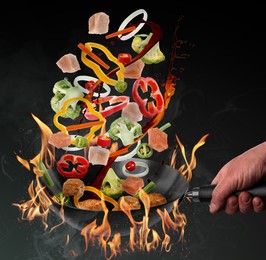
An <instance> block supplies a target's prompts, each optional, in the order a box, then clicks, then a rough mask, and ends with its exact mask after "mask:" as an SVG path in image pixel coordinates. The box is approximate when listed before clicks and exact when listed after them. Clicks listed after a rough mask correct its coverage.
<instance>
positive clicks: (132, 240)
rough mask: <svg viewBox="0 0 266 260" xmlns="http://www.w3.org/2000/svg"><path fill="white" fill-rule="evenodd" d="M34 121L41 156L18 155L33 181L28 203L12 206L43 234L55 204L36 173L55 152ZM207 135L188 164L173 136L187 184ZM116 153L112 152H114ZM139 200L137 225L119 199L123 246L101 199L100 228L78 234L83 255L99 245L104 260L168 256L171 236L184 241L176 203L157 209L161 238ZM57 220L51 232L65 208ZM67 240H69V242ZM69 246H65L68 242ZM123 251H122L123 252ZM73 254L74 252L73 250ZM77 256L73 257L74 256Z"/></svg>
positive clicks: (95, 226)
mask: <svg viewBox="0 0 266 260" xmlns="http://www.w3.org/2000/svg"><path fill="white" fill-rule="evenodd" d="M33 118H34V120H35V121H36V122H37V124H38V125H39V127H40V129H41V136H42V138H41V150H40V152H39V153H38V154H37V155H36V156H35V157H34V158H33V159H31V160H26V159H23V158H21V157H20V156H18V155H17V160H18V161H19V162H20V163H21V164H22V165H23V166H24V167H25V168H26V169H27V170H29V171H33V172H34V173H35V177H36V178H35V180H34V181H32V182H31V183H30V185H29V187H28V193H29V196H30V199H29V200H28V201H26V202H23V203H21V204H19V203H14V204H13V205H14V206H17V207H18V208H19V209H20V210H21V214H22V217H21V218H22V219H23V220H28V221H32V220H33V219H35V218H37V217H40V218H41V219H42V223H43V224H44V226H45V230H46V229H47V228H48V224H47V219H48V216H49V212H50V210H51V206H52V205H53V203H54V201H53V198H51V197H50V196H49V195H47V193H46V191H45V189H46V187H45V186H44V185H42V183H41V181H40V178H41V177H42V171H41V170H40V169H39V167H38V165H39V162H40V160H41V161H43V162H45V165H46V166H47V168H49V167H51V166H52V165H53V163H54V149H53V148H51V147H50V146H49V144H48V137H49V135H50V134H51V133H52V131H51V130H50V128H49V127H48V126H47V125H45V124H44V123H43V122H42V121H41V120H39V119H38V118H37V117H36V116H33ZM207 136H208V135H205V136H203V137H202V138H201V139H200V140H199V142H198V143H197V144H196V145H195V146H194V147H193V150H192V153H191V159H190V161H189V160H188V159H187V156H186V151H185V147H184V145H183V144H182V143H181V141H180V140H179V138H178V136H177V135H176V140H177V142H178V145H179V147H180V151H181V154H182V156H183V159H184V162H185V163H184V164H183V165H181V166H180V167H179V168H178V169H177V171H178V172H179V173H180V174H182V175H183V176H184V177H185V178H186V179H187V180H188V181H190V180H191V178H192V171H193V169H194V168H195V167H196V156H195V153H196V151H197V149H198V148H199V147H201V146H202V145H204V143H205V141H206V138H207ZM113 149H114V150H115V148H113ZM176 155H177V148H175V149H174V152H173V154H172V156H171V160H170V166H171V167H173V168H176ZM139 195H140V200H141V201H142V204H143V205H144V214H143V218H142V220H140V221H136V220H135V219H134V218H133V216H132V212H131V210H130V206H129V205H128V204H127V203H126V201H125V200H124V199H123V198H122V199H121V203H120V209H121V211H123V213H124V214H125V215H126V216H127V217H128V219H129V221H130V224H131V226H130V227H129V239H128V241H127V243H126V245H124V244H123V243H122V238H121V234H120V233H119V232H118V233H116V234H114V235H113V236H112V228H111V225H110V223H109V220H108V213H109V210H108V208H107V207H106V204H105V201H104V198H101V200H102V201H101V203H102V205H103V209H104V210H103V213H104V216H103V218H102V221H101V223H100V224H97V223H96V219H95V220H93V221H92V222H91V223H88V224H87V225H86V226H84V228H83V229H82V230H81V235H82V236H83V237H84V240H85V252H86V251H87V250H88V247H89V245H95V243H98V245H100V247H101V249H102V250H103V252H104V254H105V258H106V259H108V260H110V259H112V258H114V257H115V256H117V255H118V254H121V253H122V250H124V251H126V252H129V251H130V252H134V251H135V250H140V251H145V252H148V253H149V252H151V251H152V250H157V249H160V250H164V251H166V252H169V251H170V250H171V248H172V246H173V242H172V241H171V235H170V233H171V232H175V233H178V234H179V240H178V241H184V234H185V227H186V224H187V219H186V216H185V215H184V214H182V213H181V212H180V211H179V207H178V206H179V201H178V200H177V201H174V202H173V208H172V211H171V212H168V211H167V210H166V209H164V210H161V209H159V208H157V210H156V213H157V214H158V215H159V217H160V219H161V227H162V231H163V234H159V233H158V231H156V230H155V229H153V228H152V227H149V221H150V219H149V217H150V216H149V213H150V201H149V196H147V194H146V193H145V192H144V191H142V190H141V191H140V193H139ZM60 217H61V219H62V222H61V223H59V224H58V225H56V226H54V227H52V229H51V231H52V230H54V229H56V227H57V226H59V225H61V224H62V223H64V207H63V206H62V207H61V210H60ZM69 240H70V238H69V237H68V241H69ZM67 243H68V242H67ZM124 247H125V248H124ZM72 252H75V251H74V249H73V250H72ZM75 254H76V253H75Z"/></svg>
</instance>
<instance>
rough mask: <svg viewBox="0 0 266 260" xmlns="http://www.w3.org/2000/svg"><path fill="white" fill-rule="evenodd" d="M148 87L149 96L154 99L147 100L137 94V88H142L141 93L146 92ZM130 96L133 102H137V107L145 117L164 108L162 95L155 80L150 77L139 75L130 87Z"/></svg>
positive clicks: (151, 115)
mask: <svg viewBox="0 0 266 260" xmlns="http://www.w3.org/2000/svg"><path fill="white" fill-rule="evenodd" d="M148 87H150V89H151V93H150V97H152V98H153V99H154V101H149V102H148V99H147V98H145V99H142V98H141V96H140V95H139V92H138V90H139V88H140V89H141V90H142V93H146V92H147V91H148ZM132 97H133V99H134V100H135V102H136V103H138V105H139V109H140V111H141V113H142V114H143V116H145V117H153V116H155V115H157V114H159V113H160V112H162V111H163V109H164V99H163V95H162V93H161V91H160V88H159V86H158V84H157V82H156V81H155V79H153V78H151V77H146V78H144V77H140V78H138V79H137V80H136V81H135V82H134V84H133V88H132ZM147 102H148V104H147Z"/></svg>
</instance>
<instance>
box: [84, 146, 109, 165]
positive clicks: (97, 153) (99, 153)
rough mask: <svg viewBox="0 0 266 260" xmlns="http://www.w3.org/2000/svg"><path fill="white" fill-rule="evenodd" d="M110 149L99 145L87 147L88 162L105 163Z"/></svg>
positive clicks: (94, 163)
mask: <svg viewBox="0 0 266 260" xmlns="http://www.w3.org/2000/svg"><path fill="white" fill-rule="evenodd" d="M109 155H110V150H109V149H107V148H103V147H100V146H91V147H90V148H89V162H90V163H91V164H93V165H106V164H107V162H108V159H109Z"/></svg>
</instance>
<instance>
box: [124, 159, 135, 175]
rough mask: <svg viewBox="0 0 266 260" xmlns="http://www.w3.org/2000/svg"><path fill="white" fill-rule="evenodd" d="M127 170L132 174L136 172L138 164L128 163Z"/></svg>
mask: <svg viewBox="0 0 266 260" xmlns="http://www.w3.org/2000/svg"><path fill="white" fill-rule="evenodd" d="M126 169H127V170H128V171H130V172H131V171H134V170H135V169H136V163H135V162H134V161H128V162H127V163H126Z"/></svg>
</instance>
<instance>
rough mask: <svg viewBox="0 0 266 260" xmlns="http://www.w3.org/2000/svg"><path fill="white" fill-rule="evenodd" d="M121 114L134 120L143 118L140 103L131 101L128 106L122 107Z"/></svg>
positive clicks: (137, 120)
mask: <svg viewBox="0 0 266 260" xmlns="http://www.w3.org/2000/svg"><path fill="white" fill-rule="evenodd" d="M121 116H123V117H127V118H128V119H129V120H130V121H132V122H139V121H141V120H142V118H143V115H142V113H141V112H140V109H139V105H138V104H137V103H136V102H129V103H128V104H127V106H126V107H124V108H123V109H122V114H121Z"/></svg>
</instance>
